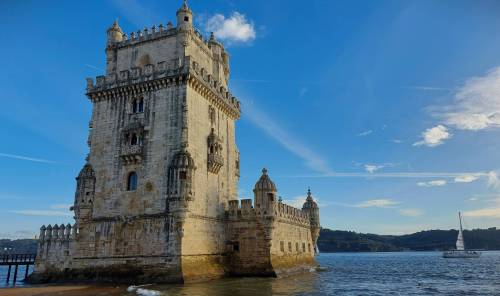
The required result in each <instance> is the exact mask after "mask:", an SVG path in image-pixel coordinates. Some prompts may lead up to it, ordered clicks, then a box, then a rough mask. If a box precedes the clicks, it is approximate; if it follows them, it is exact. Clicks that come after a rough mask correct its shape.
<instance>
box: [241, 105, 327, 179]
mask: <svg viewBox="0 0 500 296" xmlns="http://www.w3.org/2000/svg"><path fill="white" fill-rule="evenodd" d="M241 101H242V102H243V109H244V113H243V114H244V115H245V116H246V118H247V119H248V120H250V121H251V122H252V123H253V124H254V125H256V126H257V127H259V128H261V129H262V130H263V131H264V132H266V134H268V135H269V136H270V137H272V138H273V139H275V140H276V141H278V143H280V144H281V145H282V146H283V147H284V148H285V149H287V150H288V151H290V152H291V153H293V154H295V155H296V156H298V157H300V158H302V159H303V160H304V162H305V164H306V165H307V166H308V167H309V168H311V169H312V170H314V171H316V172H319V173H323V174H331V173H332V172H333V171H332V170H331V169H330V167H329V166H328V164H327V162H326V161H325V160H324V159H323V158H322V157H321V156H320V155H319V154H317V153H316V152H314V151H313V150H312V149H311V148H309V147H308V146H307V145H306V144H305V143H303V142H301V141H300V140H298V137H294V136H292V135H291V134H290V133H288V132H287V131H286V130H284V129H283V128H282V127H281V126H279V125H278V124H277V123H276V122H275V121H274V120H272V119H271V118H270V117H269V116H268V115H267V114H265V113H264V112H262V111H261V110H259V109H258V108H257V107H256V106H255V105H254V104H252V103H251V102H249V101H247V100H245V99H244V98H241Z"/></svg>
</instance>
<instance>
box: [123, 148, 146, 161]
mask: <svg viewBox="0 0 500 296" xmlns="http://www.w3.org/2000/svg"><path fill="white" fill-rule="evenodd" d="M143 152H144V150H143V147H142V145H123V146H122V147H121V152H120V157H121V158H122V160H123V161H124V162H125V164H136V163H140V162H141V161H142V158H143Z"/></svg>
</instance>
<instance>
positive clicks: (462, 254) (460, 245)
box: [443, 212, 481, 258]
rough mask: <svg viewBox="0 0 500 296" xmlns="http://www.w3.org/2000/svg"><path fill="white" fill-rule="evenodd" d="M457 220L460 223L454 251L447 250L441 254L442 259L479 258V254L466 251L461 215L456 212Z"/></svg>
mask: <svg viewBox="0 0 500 296" xmlns="http://www.w3.org/2000/svg"><path fill="white" fill-rule="evenodd" d="M458 220H459V221H460V229H459V230H458V237H457V243H456V247H457V248H456V250H449V251H445V252H444V253H443V257H444V258H479V256H481V252H478V251H474V250H466V249H465V242H464V234H463V230H462V215H461V214H460V212H458Z"/></svg>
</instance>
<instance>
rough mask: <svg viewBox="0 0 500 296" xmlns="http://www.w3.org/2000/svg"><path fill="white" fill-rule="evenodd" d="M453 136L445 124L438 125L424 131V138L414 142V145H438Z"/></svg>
mask: <svg viewBox="0 0 500 296" xmlns="http://www.w3.org/2000/svg"><path fill="white" fill-rule="evenodd" d="M451 137H452V134H451V133H450V132H449V131H448V128H446V127H445V126H444V125H437V126H435V127H432V128H429V129H427V130H425V131H424V132H422V140H421V141H418V142H415V143H413V146H422V145H425V146H427V147H436V146H439V145H441V144H443V143H444V141H445V140H447V139H449V138H451Z"/></svg>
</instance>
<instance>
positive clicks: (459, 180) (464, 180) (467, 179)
mask: <svg viewBox="0 0 500 296" xmlns="http://www.w3.org/2000/svg"><path fill="white" fill-rule="evenodd" d="M479 177H480V176H478V175H461V176H458V177H455V179H454V181H455V183H471V182H474V181H476V180H477V179H479Z"/></svg>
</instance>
